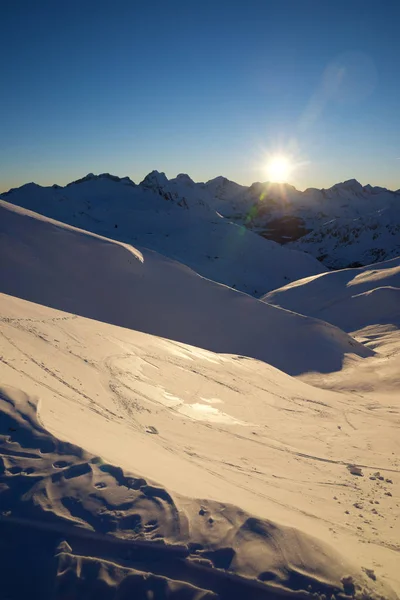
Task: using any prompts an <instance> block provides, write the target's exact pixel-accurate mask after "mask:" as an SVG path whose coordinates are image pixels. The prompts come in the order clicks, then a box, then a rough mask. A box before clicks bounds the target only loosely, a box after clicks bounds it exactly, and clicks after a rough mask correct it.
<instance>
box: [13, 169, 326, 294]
mask: <svg viewBox="0 0 400 600" xmlns="http://www.w3.org/2000/svg"><path fill="white" fill-rule="evenodd" d="M115 179H118V178H115V177H114V176H110V175H108V174H103V175H99V176H93V174H90V175H88V176H87V177H84V178H83V179H82V180H80V182H75V183H71V184H69V185H68V186H66V187H65V188H59V189H54V188H52V187H48V188H44V187H41V186H37V185H34V184H32V185H29V186H22V187H21V188H19V189H16V190H13V191H12V192H11V193H8V194H6V195H4V196H3V197H4V199H5V200H7V202H10V203H12V204H15V205H18V206H22V207H24V208H27V209H29V210H33V211H35V212H38V213H40V214H43V215H46V216H48V217H51V218H54V219H56V220H58V221H62V222H65V223H68V224H69V225H73V226H75V227H79V228H82V229H85V230H87V231H91V232H93V233H96V234H99V235H103V236H106V237H110V238H111V239H117V240H120V241H122V242H125V243H128V244H133V245H134V246H139V247H144V248H149V249H151V250H155V251H156V252H159V253H161V254H163V255H164V256H168V257H169V258H172V259H173V260H177V261H179V262H181V263H183V264H186V265H187V266H189V267H190V268H191V269H193V270H194V271H196V272H197V273H199V274H200V275H202V276H203V277H207V278H209V279H212V280H213V281H218V282H220V283H223V284H225V285H229V286H230V287H235V288H236V289H238V290H241V291H243V292H246V293H249V294H251V295H254V296H256V297H258V296H261V295H262V294H265V293H266V292H268V291H270V290H272V289H275V288H277V287H280V286H282V285H284V284H285V283H288V282H289V281H294V280H296V279H298V278H299V277H307V276H308V275H315V274H317V273H322V272H324V271H326V268H325V267H324V266H323V265H322V264H321V263H319V262H318V261H317V260H316V259H314V258H312V257H311V256H309V255H307V254H304V253H301V252H297V251H295V250H288V249H287V248H282V247H281V246H279V245H278V244H276V243H274V242H271V241H269V240H264V239H262V238H261V237H260V236H258V235H255V234H254V233H252V232H250V231H248V230H247V229H245V228H244V227H239V226H238V225H235V224H233V223H230V222H228V221H227V220H226V219H223V218H221V217H220V216H219V215H217V213H216V212H215V211H214V210H213V209H212V208H210V206H209V205H208V204H207V202H206V199H205V198H204V197H203V196H204V192H201V193H200V194H199V192H198V189H199V188H198V187H197V184H193V183H192V184H191V183H190V181H191V180H190V181H189V178H188V177H187V176H182V175H181V176H178V177H177V178H176V180H171V181H170V182H168V180H167V178H166V176H165V174H164V173H158V172H157V171H153V172H152V173H150V174H149V175H148V176H147V177H146V178H145V180H144V181H143V182H142V183H141V184H140V185H137V186H134V185H133V184H132V182H130V180H129V181H128V184H127V183H126V180H125V179H121V180H118V181H116V180H115ZM193 186H194V187H193ZM192 188H193V189H192ZM206 196H207V198H208V194H207V195H206Z"/></svg>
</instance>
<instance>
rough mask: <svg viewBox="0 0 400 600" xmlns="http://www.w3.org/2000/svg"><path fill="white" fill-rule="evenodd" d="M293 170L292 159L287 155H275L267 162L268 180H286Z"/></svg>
mask: <svg viewBox="0 0 400 600" xmlns="http://www.w3.org/2000/svg"><path fill="white" fill-rule="evenodd" d="M291 170H292V169H291V165H290V161H289V159H288V158H286V156H273V157H272V158H271V159H270V161H269V162H268V164H267V174H268V180H269V181H275V182H280V183H282V182H285V181H287V179H288V177H289V175H290V172H291Z"/></svg>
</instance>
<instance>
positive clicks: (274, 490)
mask: <svg viewBox="0 0 400 600" xmlns="http://www.w3.org/2000/svg"><path fill="white" fill-rule="evenodd" d="M0 306H1V314H2V320H1V322H0V332H1V337H0V340H1V350H2V360H1V361H0V372H1V379H2V382H3V386H2V388H1V392H0V456H1V460H2V470H1V474H0V479H1V486H0V501H1V506H2V515H1V518H0V528H1V531H2V536H1V539H2V540H4V539H6V540H7V552H5V553H3V561H4V562H3V566H4V567H5V573H7V575H8V574H9V571H8V569H10V572H11V573H12V569H13V568H15V564H18V565H19V568H23V569H24V571H25V574H26V577H24V578H17V580H15V578H13V577H11V579H10V578H9V577H6V576H3V579H2V586H3V587H2V590H3V593H5V591H7V592H9V593H11V596H12V595H13V594H14V595H15V593H18V592H21V588H22V595H23V591H24V585H28V584H27V583H25V582H29V581H32V578H33V577H34V578H35V581H36V585H37V586H38V588H37V589H38V591H39V590H40V591H41V593H42V596H44V597H46V595H47V591H46V590H48V589H49V587H50V588H52V589H53V592H52V594H54V595H53V596H52V597H55V598H57V599H58V598H60V599H61V598H62V599H64V598H65V597H71V596H72V597H81V596H82V595H83V594H87V593H89V590H91V591H93V590H95V591H96V594H97V597H98V598H108V597H109V595H110V594H111V593H113V594H116V593H117V590H119V592H118V593H122V590H125V591H126V590H130V593H132V594H135V593H136V594H138V593H139V591H142V593H145V592H146V593H150V590H152V591H154V593H156V591H157V594H158V597H159V598H160V600H164V599H165V600H166V598H174V599H175V598H176V600H177V599H178V598H181V597H182V595H183V597H185V598H186V597H187V598H190V599H193V600H195V599H196V600H198V599H199V598H207V599H208V598H216V599H217V598H218V599H220V600H231V599H236V598H237V599H238V600H239V599H242V598H250V599H252V598H254V599H261V598H262V599H263V598H265V599H266V600H276V599H277V598H281V597H287V594H291V596H292V597H294V598H296V599H297V598H305V599H307V598H308V597H311V596H312V597H313V598H317V597H318V599H319V600H323V598H324V596H325V597H331V596H332V595H333V596H334V598H335V599H336V600H345V597H346V594H348V595H354V596H355V597H356V598H360V600H361V599H362V600H377V599H378V598H385V599H387V600H389V599H390V600H395V599H396V594H395V593H394V592H393V591H391V590H390V585H387V584H385V582H384V579H383V578H382V577H381V576H380V574H379V572H378V573H376V572H374V570H373V569H371V568H370V565H371V560H372V559H374V560H375V559H378V560H379V562H386V563H388V564H389V563H390V560H389V559H390V557H391V556H392V555H393V560H394V559H395V554H396V551H395V542H393V540H395V532H394V531H392V530H390V529H389V523H390V521H386V520H385V524H386V525H387V526H386V527H385V525H382V526H381V531H380V536H381V539H383V538H384V539H385V540H386V541H385V543H386V547H385V546H380V545H375V544H374V527H373V526H369V527H367V528H365V531H363V532H360V531H359V529H357V525H358V522H359V521H358V519H357V518H355V519H354V518H351V517H347V516H346V514H345V513H344V510H343V509H344V508H345V507H348V508H349V509H350V511H351V512H353V509H352V508H351V507H352V504H353V503H354V502H355V501H356V499H357V501H358V502H360V500H363V501H364V502H367V498H368V496H369V495H370V494H371V492H372V491H373V494H374V497H375V498H379V499H380V506H379V507H378V508H379V514H381V513H382V514H386V512H388V513H389V512H390V511H389V508H390V507H392V505H394V504H393V501H394V498H391V497H388V496H385V495H384V490H386V489H388V487H389V489H391V490H393V493H394V494H396V490H397V488H398V481H397V478H396V477H397V475H396V473H397V471H396V468H395V463H394V459H393V457H390V455H388V456H385V453H384V449H385V443H386V442H387V440H388V439H390V437H391V436H393V435H395V432H394V431H393V432H392V431H391V429H390V428H389V427H388V426H387V421H386V415H385V414H368V412H365V413H363V414H362V417H361V416H360V418H359V419H358V426H359V428H358V431H357V433H356V434H353V435H352V436H348V435H347V432H348V431H351V428H350V426H349V425H348V424H347V423H346V420H345V417H344V415H343V410H344V408H345V407H349V406H350V405H351V402H352V398H346V397H344V396H343V394H334V393H332V392H323V391H321V390H318V389H315V388H312V387H310V386H307V385H305V384H303V383H301V382H300V381H296V380H293V379H292V378H291V377H289V376H287V375H285V374H283V373H281V372H279V371H277V370H276V369H273V368H272V367H270V366H269V365H266V364H265V363H258V362H257V361H252V360H248V359H247V360H246V359H244V358H243V357H238V356H221V355H217V354H212V353H209V352H206V351H204V350H201V349H199V348H194V347H190V346H185V345H183V344H178V345H177V344H176V343H173V342H168V341H166V340H162V339H160V338H157V337H152V336H149V335H146V334H141V333H138V332H133V331H129V330H127V329H120V328H117V327H114V326H111V325H108V324H103V323H98V322H96V321H93V320H88V319H84V318H81V317H76V316H74V315H70V314H66V313H62V312H60V311H55V310H52V309H49V308H47V307H43V306H40V305H35V304H32V303H29V302H26V301H23V300H19V299H16V298H12V297H8V296H5V295H1V296H0ZM5 356H6V357H7V358H6V359H4V357H5ZM16 382H18V383H19V386H20V389H21V388H22V389H23V390H24V392H22V391H20V390H19V389H16V388H15V383H16ZM10 386H14V387H10ZM38 395H39V396H40V399H41V400H40V404H39V406H38V404H37V400H36V397H37V396H38ZM243 398H246V403H244V402H243ZM200 406H203V407H204V409H205V408H207V407H215V410H214V412H213V411H208V410H203V411H201V410H199V407H200ZM190 407H192V408H193V410H191V411H190V410H189V408H190ZM218 413H219V415H220V419H219V420H218V419H217V420H216V419H215V417H216V415H217V414H218ZM300 415H301V422H302V428H299V416H300ZM337 422H338V423H340V424H341V427H342V428H343V431H342V430H341V429H339V428H338V427H337V426H336V423H337ZM372 423H375V425H376V423H379V424H380V425H381V426H382V427H383V426H385V424H386V429H385V432H386V434H385V436H384V438H382V435H381V434H377V438H376V439H375V438H373V439H371V437H370V436H371V432H373V431H376V427H372ZM283 424H284V426H283ZM271 427H272V428H271ZM303 428H306V432H307V434H306V435H304V430H303ZM365 435H367V436H369V437H368V439H369V441H370V444H372V446H373V448H374V454H373V455H371V451H370V450H369V451H367V450H365V441H364V436H365ZM62 440H65V441H62ZM311 440H312V441H311ZM82 447H83V448H85V449H84V450H83V449H82ZM216 449H218V452H217V454H215V452H216ZM368 460H370V461H372V462H366V461H368ZM354 463H358V464H359V465H360V466H361V467H362V470H363V471H364V473H365V475H368V474H371V475H372V473H374V472H375V471H376V470H378V469H379V470H380V472H381V473H383V474H384V475H385V477H387V478H388V479H389V478H393V479H394V485H393V484H385V483H384V484H383V485H384V487H383V489H380V488H379V486H378V487H377V486H376V484H375V482H372V481H370V479H369V478H368V477H365V478H364V479H363V480H362V481H360V484H358V482H357V481H356V482H354V479H358V478H357V477H356V478H355V477H354V475H352V474H351V472H350V471H349V468H351V465H352V464H354ZM369 465H371V466H369ZM299 469H301V477H300V479H299V478H298V472H299ZM250 475H251V481H250V482H249V476H250ZM261 475H262V476H261ZM304 478H305V479H306V481H307V482H308V484H307V488H310V486H311V491H309V492H307V493H306V494H305V493H304V492H305V488H304V484H303V479H304ZM321 478H322V481H323V482H326V485H324V486H321ZM332 480H334V481H336V483H337V486H338V487H337V489H338V490H340V492H336V494H338V495H339V496H340V500H341V503H340V504H339V505H338V503H337V502H336V501H335V499H333V500H332V491H331V486H330V485H329V482H331V481H332ZM378 483H379V482H378ZM232 497H234V498H235V502H236V501H237V502H238V504H239V506H240V508H238V507H237V506H233V505H232V504H230V503H229V501H228V502H227V499H229V498H232ZM310 498H312V499H313V502H312V506H311V505H310ZM368 506H369V505H368V503H367V505H366V506H365V508H364V510H363V512H364V513H365V514H366V515H368V516H370V517H372V519H375V520H379V516H377V515H375V513H374V512H373V510H375V509H374V506H373V505H371V506H370V508H368ZM328 507H329V508H328ZM310 511H311V512H310ZM388 516H389V515H388ZM355 517H357V515H355ZM327 519H328V524H332V525H333V526H334V527H335V529H338V532H339V534H340V538H339V539H340V541H339V542H337V541H336V539H335V538H336V536H332V537H331V543H330V544H327V543H326V542H323V541H321V539H323V538H326V532H327V522H326V520H327ZM349 519H350V521H351V523H350V524H349V525H351V527H346V532H345V521H348V520H349ZM285 522H286V523H289V524H291V525H290V526H287V525H286V526H285V525H283V523H285ZM294 523H295V524H296V525H295V526H293V524H294ZM306 531H307V532H308V533H305V532H306ZM27 532H29V535H30V539H31V540H32V541H31V542H30V543H28V544H27V543H26V534H27ZM22 540H25V542H24V544H22ZM358 540H360V541H358ZM367 540H370V542H371V544H370V545H369V544H366V543H365V542H366V541H367ZM391 540H392V541H391ZM31 544H32V545H31ZM332 545H333V546H335V545H337V550H335V548H334V547H332ZM21 548H24V551H23V552H21ZM390 548H392V549H390ZM347 556H351V557H352V559H351V560H349V559H348V558H347ZM48 564H49V565H53V566H52V567H51V568H44V566H45V565H48ZM357 565H358V566H357ZM393 565H394V566H395V560H394V563H393ZM361 567H362V568H361ZM53 578H54V579H53ZM27 591H28V590H25V593H26V592H27ZM107 594H108V595H107ZM111 597H113V596H111ZM117 597H118V596H117ZM144 597H145V596H144Z"/></svg>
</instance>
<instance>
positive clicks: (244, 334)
mask: <svg viewBox="0 0 400 600" xmlns="http://www.w3.org/2000/svg"><path fill="white" fill-rule="evenodd" d="M0 252H1V256H2V261H1V264H0V291H2V292H3V293H6V294H10V295H13V296H18V297H21V298H25V299H27V300H30V301H33V302H38V303H40V304H44V305H46V306H52V307H54V308H59V309H61V310H65V311H68V312H71V313H74V314H78V315H83V316H86V317H90V318H92V319H97V320H99V321H105V322H108V323H113V324H115V325H121V326H123V327H128V328H130V329H137V330H139V331H145V332H147V333H152V334H155V335H160V336H163V337H167V338H169V339H174V340H179V341H181V342H185V343H189V344H193V345H196V346H199V347H202V348H207V349H209V350H212V351H214V352H228V353H235V354H241V355H245V356H250V357H253V358H257V359H260V360H263V361H266V362H268V363H270V364H272V365H274V366H276V367H278V368H279V369H282V370H284V371H286V372H288V373H291V374H298V373H302V372H305V371H309V370H311V369H312V370H318V371H334V370H337V369H340V367H341V365H342V361H343V358H344V356H345V354H346V353H355V354H357V355H359V356H368V355H370V354H371V351H370V350H368V349H366V348H364V347H363V346H362V345H361V344H359V343H357V342H356V341H355V340H353V339H352V338H351V337H349V336H348V335H347V334H345V333H344V332H342V331H341V330H339V329H337V328H335V327H333V326H332V325H329V324H327V323H324V322H322V321H318V320H314V319H309V318H308V317H304V316H301V315H298V314H295V313H292V312H288V311H284V310H281V309H279V308H275V307H272V306H269V305H267V304H266V303H264V302H261V301H258V300H256V299H254V298H252V297H251V296H248V295H246V294H243V293H241V292H237V291H235V290H232V289H230V288H228V287H226V286H222V285H219V284H217V283H215V282H212V281H209V280H206V279H204V278H202V277H200V276H199V275H197V274H196V273H194V272H193V271H191V270H190V269H188V267H185V266H184V265H182V264H180V263H177V262H174V261H171V260H170V259H168V258H166V257H164V256H161V255H160V254H157V253H155V252H152V251H150V250H142V251H139V250H136V249H134V248H132V247H130V246H126V245H124V244H121V243H118V242H114V241H112V240H109V239H106V238H101V237H99V236H96V235H94V234H89V233H87V232H84V231H81V230H77V229H76V228H73V227H69V226H66V225H63V224H61V223H57V222H55V221H51V220H49V219H47V218H46V217H41V216H40V215H37V214H35V213H32V212H29V211H26V210H24V209H21V208H17V207H14V206H12V205H10V204H7V203H6V202H4V201H0ZM299 343H301V348H302V350H301V351H300V352H299Z"/></svg>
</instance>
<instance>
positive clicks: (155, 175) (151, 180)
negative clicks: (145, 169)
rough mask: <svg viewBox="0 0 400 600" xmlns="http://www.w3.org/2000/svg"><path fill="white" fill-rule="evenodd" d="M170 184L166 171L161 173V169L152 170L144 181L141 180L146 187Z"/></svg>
mask: <svg viewBox="0 0 400 600" xmlns="http://www.w3.org/2000/svg"><path fill="white" fill-rule="evenodd" d="M167 184H168V179H167V177H166V175H165V173H162V172H161V173H160V172H159V171H151V173H149V174H148V175H146V177H145V178H144V179H143V181H141V182H140V185H142V186H143V187H146V188H160V187H163V186H165V185H167Z"/></svg>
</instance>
